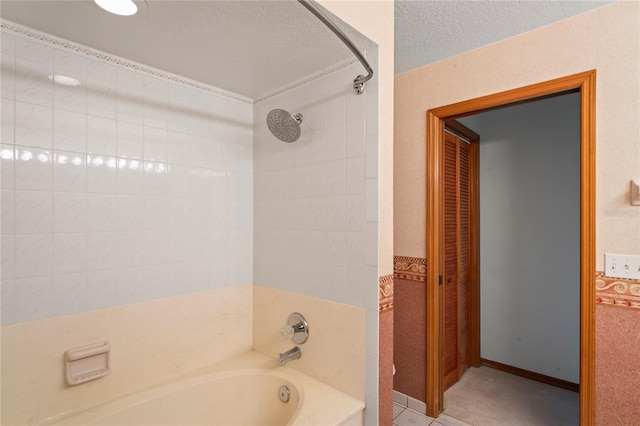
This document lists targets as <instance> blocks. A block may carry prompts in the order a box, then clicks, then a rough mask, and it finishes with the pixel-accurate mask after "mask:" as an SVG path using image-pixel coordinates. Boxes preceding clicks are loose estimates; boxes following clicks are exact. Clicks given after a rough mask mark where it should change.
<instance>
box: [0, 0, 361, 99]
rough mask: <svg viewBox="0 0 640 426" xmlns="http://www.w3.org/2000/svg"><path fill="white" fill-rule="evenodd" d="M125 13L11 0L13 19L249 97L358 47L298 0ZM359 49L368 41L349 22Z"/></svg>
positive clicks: (158, 2)
mask: <svg viewBox="0 0 640 426" xmlns="http://www.w3.org/2000/svg"><path fill="white" fill-rule="evenodd" d="M136 4H137V5H138V13H137V14H135V15H133V16H128V17H121V16H116V15H112V14H110V13H107V12H105V11H103V10H102V9H100V8H99V7H98V6H96V5H95V4H94V2H93V1H91V0H82V1H77V0H75V1H52V0H49V1H28V0H20V1H6V0H2V2H1V8H0V15H1V16H2V18H4V19H7V20H9V21H13V22H15V23H18V24H21V25H24V26H27V27H30V28H33V29H36V30H39V31H42V32H46V33H49V34H52V35H55V36H57V37H61V38H64V39H67V40H70V41H73V42H76V43H80V44H84V45H86V46H90V47H92V48H94V49H98V50H102V51H105V52H108V53H111V54H114V55H118V56H121V57H124V58H126V59H129V60H133V61H137V62H140V63H143V64H145V65H150V66H153V67H155V68H159V69H162V70H165V71H169V72H172V73H175V74H179V75H182V76H184V77H188V78H191V79H193V80H197V81H200V82H203V83H207V84H210V85H213V86H216V87H219V88H222V89H225V90H228V91H231V92H234V93H238V94H241V95H244V96H248V97H250V98H254V99H255V98H258V97H260V96H262V95H265V94H267V93H270V92H271V91H273V90H276V89H279V88H281V87H282V86H285V85H287V84H289V83H291V82H293V81H295V80H299V79H301V78H304V77H307V76H309V75H310V74H312V73H315V72H317V71H318V70H322V69H324V68H326V67H329V66H331V65H335V64H337V63H340V62H344V61H346V60H349V59H352V58H353V55H352V53H351V52H350V51H349V50H348V49H347V48H346V47H345V46H344V45H343V44H342V42H341V41H340V40H339V39H338V38H337V37H336V36H335V35H334V34H333V33H332V32H331V31H330V30H329V29H328V28H327V27H325V26H324V25H323V24H322V23H321V22H320V21H318V19H317V18H316V17H315V16H313V15H312V14H311V13H310V12H309V11H308V10H306V9H305V8H304V7H303V6H302V5H300V4H298V2H297V1H269V0H261V1H219V0H216V1H164V0H147V1H146V3H145V2H143V1H136ZM334 21H335V22H336V23H338V24H339V26H340V28H341V29H342V30H343V31H344V32H345V33H347V34H348V35H349V36H350V37H352V38H354V42H356V44H357V45H358V46H359V47H360V49H361V50H366V47H367V45H368V44H369V43H370V42H368V41H367V40H366V38H364V37H362V36H360V35H358V34H356V33H355V32H354V31H353V30H352V29H351V28H350V27H349V28H348V26H347V25H345V24H344V23H343V22H341V21H339V20H337V19H335V20H334Z"/></svg>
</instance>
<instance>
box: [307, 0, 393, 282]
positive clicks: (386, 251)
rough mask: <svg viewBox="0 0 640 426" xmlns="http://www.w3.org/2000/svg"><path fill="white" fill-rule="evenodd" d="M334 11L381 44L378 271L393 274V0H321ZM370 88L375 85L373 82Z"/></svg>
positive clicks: (376, 76) (379, 78)
mask: <svg viewBox="0 0 640 426" xmlns="http://www.w3.org/2000/svg"><path fill="white" fill-rule="evenodd" d="M319 3H320V4H321V5H322V6H324V7H325V8H326V9H327V10H329V11H330V12H331V13H333V14H335V15H336V16H338V17H339V18H340V19H342V20H343V21H345V22H346V23H347V24H349V25H351V26H352V27H353V28H355V29H357V30H358V31H360V32H361V33H362V34H364V35H365V36H367V37H368V38H369V39H371V40H372V41H374V42H375V43H376V44H377V45H378V46H379V58H380V59H379V67H378V68H379V69H374V73H375V78H377V79H378V81H379V86H378V87H379V89H378V90H379V96H378V105H379V109H378V116H379V118H380V119H379V129H380V147H379V157H378V158H379V160H378V161H379V170H378V180H379V192H378V195H379V197H380V198H379V199H378V206H379V209H378V214H379V225H378V232H379V233H378V272H379V274H380V276H383V275H388V274H392V273H393V252H394V250H393V212H394V209H393V138H394V136H393V119H394V115H393V90H394V89H393V86H394V80H393V34H394V32H393V1H391V0H384V1H371V0H354V1H343V0H320V1H319ZM369 87H373V85H370V86H369Z"/></svg>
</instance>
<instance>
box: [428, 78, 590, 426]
mask: <svg viewBox="0 0 640 426" xmlns="http://www.w3.org/2000/svg"><path fill="white" fill-rule="evenodd" d="M576 89H577V90H578V91H579V92H580V424H581V425H582V426H591V425H593V424H594V422H595V103H596V100H595V95H596V71H595V70H591V71H586V72H583V73H579V74H574V75H570V76H566V77H561V78H558V79H554V80H549V81H545V82H541V83H537V84H532V85H529V86H524V87H520V88H517V89H512V90H508V91H505V92H500V93H495V94H492V95H487V96H483V97H480V98H475V99H471V100H467V101H463V102H458V103H455V104H451V105H447V106H443V107H440V108H435V109H431V110H429V111H427V141H426V143H427V259H428V265H429V266H428V268H427V300H426V304H427V318H426V325H427V336H426V339H427V353H426V359H427V398H426V404H427V415H428V416H430V417H438V415H439V414H440V413H441V412H442V410H443V409H444V391H443V385H444V380H443V341H444V339H443V336H444V321H443V312H444V310H443V295H444V292H443V291H441V287H440V285H439V283H440V280H441V278H440V277H441V276H442V275H443V270H444V268H443V259H444V256H443V253H442V242H443V241H444V235H443V233H444V231H443V228H444V227H443V226H442V225H443V223H444V220H443V215H444V190H443V189H444V188H443V181H444V176H443V162H444V158H443V132H444V126H445V125H444V122H445V121H446V120H450V119H455V118H460V117H464V116H467V115H472V114H476V113H478V112H481V111H484V110H486V109H489V108H494V107H499V106H505V105H509V104H513V103H516V102H522V101H527V100H533V99H536V98H541V97H544V96H550V95H554V94H560V93H563V92H568V91H572V90H576ZM433 372H436V374H433Z"/></svg>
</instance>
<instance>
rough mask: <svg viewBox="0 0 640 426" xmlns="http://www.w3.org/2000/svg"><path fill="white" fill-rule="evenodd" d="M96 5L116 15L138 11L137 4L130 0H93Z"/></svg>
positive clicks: (129, 14)
mask: <svg viewBox="0 0 640 426" xmlns="http://www.w3.org/2000/svg"><path fill="white" fill-rule="evenodd" d="M93 1H95V2H96V4H97V5H98V6H100V7H101V8H103V9H104V10H106V11H107V12H111V13H113V14H116V15H121V16H131V15H133V14H135V13H136V12H137V11H138V6H136V4H135V3H134V2H133V1H131V0H93Z"/></svg>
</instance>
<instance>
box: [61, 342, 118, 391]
mask: <svg viewBox="0 0 640 426" xmlns="http://www.w3.org/2000/svg"><path fill="white" fill-rule="evenodd" d="M110 351H111V345H110V344H109V342H99V343H92V344H90V345H85V346H80V347H77V348H73V349H69V350H67V351H65V353H64V362H65V375H64V378H65V382H66V383H67V384H68V385H71V386H73V385H79V384H80V383H85V382H88V381H90V380H95V379H99V378H100V377H104V376H106V375H107V374H109V373H111V364H110V359H109V358H110V356H109V353H110Z"/></svg>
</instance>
